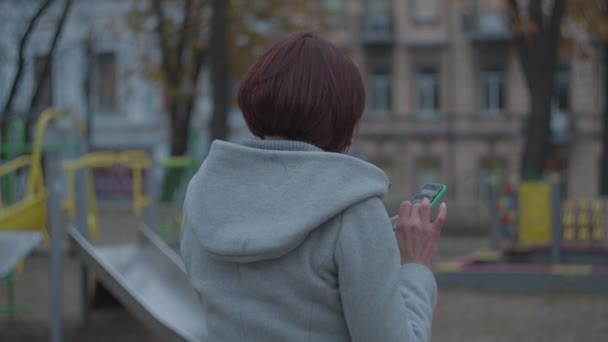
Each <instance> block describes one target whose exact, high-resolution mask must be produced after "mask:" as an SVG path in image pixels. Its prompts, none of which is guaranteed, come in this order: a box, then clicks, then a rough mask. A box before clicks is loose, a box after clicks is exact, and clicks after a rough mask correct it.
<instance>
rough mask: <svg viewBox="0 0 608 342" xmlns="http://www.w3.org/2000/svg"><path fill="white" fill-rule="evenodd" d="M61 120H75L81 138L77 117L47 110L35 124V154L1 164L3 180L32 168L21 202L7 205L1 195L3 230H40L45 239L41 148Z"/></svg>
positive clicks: (0, 208) (0, 206)
mask: <svg viewBox="0 0 608 342" xmlns="http://www.w3.org/2000/svg"><path fill="white" fill-rule="evenodd" d="M62 118H70V119H72V121H73V123H74V126H75V127H76V130H77V132H78V133H79V134H81V135H82V133H83V132H84V127H83V125H82V123H81V121H80V120H79V119H78V117H77V116H75V115H74V114H72V113H70V112H66V111H61V110H58V109H54V108H49V109H46V110H44V111H43V112H42V113H41V115H40V117H39V118H38V120H37V122H36V131H35V136H34V146H33V150H32V153H31V154H30V155H23V156H20V157H17V158H15V159H13V160H11V161H9V162H7V163H5V164H3V165H0V177H2V176H7V175H9V174H11V173H14V172H17V171H18V170H20V169H24V168H27V167H29V177H28V181H27V190H26V195H25V197H24V198H23V199H22V200H21V201H19V202H17V203H14V204H9V205H5V204H4V202H3V200H2V198H1V194H0V231H3V230H4V231H7V230H11V231H25V230H28V231H29V230H38V231H41V232H42V233H43V234H45V236H46V217H47V215H46V210H47V208H46V197H47V190H46V187H45V184H44V175H43V172H42V163H41V160H42V152H43V151H42V147H43V146H42V145H43V142H44V133H45V131H46V128H47V126H48V124H49V123H50V122H51V121H53V120H58V119H62Z"/></svg>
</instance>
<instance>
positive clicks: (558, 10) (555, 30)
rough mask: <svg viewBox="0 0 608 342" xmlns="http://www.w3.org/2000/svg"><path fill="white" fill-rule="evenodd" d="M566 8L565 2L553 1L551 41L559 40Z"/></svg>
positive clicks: (550, 29) (550, 28)
mask: <svg viewBox="0 0 608 342" xmlns="http://www.w3.org/2000/svg"><path fill="white" fill-rule="evenodd" d="M565 8H566V1H565V0H553V9H552V11H551V26H550V27H549V32H550V36H551V39H555V40H558V39H559V37H560V34H561V31H562V18H563V17H564V12H565Z"/></svg>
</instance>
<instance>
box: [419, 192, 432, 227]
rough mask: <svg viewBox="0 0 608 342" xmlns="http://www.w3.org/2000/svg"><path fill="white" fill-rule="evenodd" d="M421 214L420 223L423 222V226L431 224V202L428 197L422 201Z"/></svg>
mask: <svg viewBox="0 0 608 342" xmlns="http://www.w3.org/2000/svg"><path fill="white" fill-rule="evenodd" d="M419 214H420V221H422V223H423V224H427V223H429V222H431V202H430V201H429V199H428V198H426V197H425V198H424V199H423V200H422V204H421V205H420V209H419Z"/></svg>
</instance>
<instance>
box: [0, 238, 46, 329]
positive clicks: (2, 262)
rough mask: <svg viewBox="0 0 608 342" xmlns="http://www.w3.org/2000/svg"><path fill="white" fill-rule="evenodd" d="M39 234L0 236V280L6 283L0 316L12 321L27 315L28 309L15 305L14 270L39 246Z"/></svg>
mask: <svg viewBox="0 0 608 342" xmlns="http://www.w3.org/2000/svg"><path fill="white" fill-rule="evenodd" d="M41 240H42V234H40V233H39V232H3V233H1V234H0V279H4V280H5V282H6V298H7V304H6V306H4V307H1V306H0V316H6V317H8V319H10V320H14V319H15V318H16V317H17V315H18V314H22V313H27V312H28V311H29V309H28V308H26V307H23V306H18V305H17V304H16V303H15V292H14V288H15V274H14V272H13V270H14V269H16V268H19V265H20V264H21V263H22V260H24V259H25V258H26V257H27V256H28V255H29V254H30V253H31V252H32V251H33V250H34V248H36V246H38V245H39V244H40V241H41Z"/></svg>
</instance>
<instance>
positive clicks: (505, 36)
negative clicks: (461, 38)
mask: <svg viewBox="0 0 608 342" xmlns="http://www.w3.org/2000/svg"><path fill="white" fill-rule="evenodd" d="M482 5H483V2H480V1H477V2H476V3H475V5H474V6H472V7H471V8H470V9H469V10H466V11H465V12H464V13H463V15H462V27H463V31H464V34H465V36H467V37H468V38H469V39H470V40H472V41H474V42H479V43H491V42H504V41H509V40H511V39H512V37H513V34H512V32H511V28H510V25H509V21H508V17H507V14H506V12H505V11H504V10H503V9H501V8H483V7H484V6H482Z"/></svg>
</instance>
